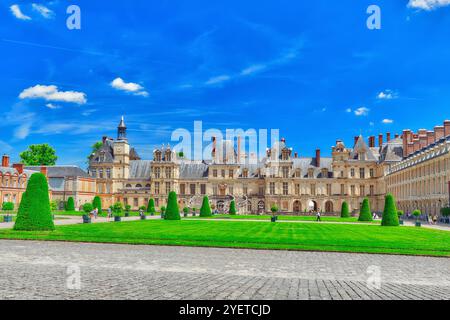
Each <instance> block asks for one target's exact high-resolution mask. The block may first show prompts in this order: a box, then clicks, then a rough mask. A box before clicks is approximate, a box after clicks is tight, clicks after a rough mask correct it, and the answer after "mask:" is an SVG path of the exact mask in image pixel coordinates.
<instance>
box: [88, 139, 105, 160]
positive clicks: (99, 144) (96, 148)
mask: <svg viewBox="0 0 450 320" xmlns="http://www.w3.org/2000/svg"><path fill="white" fill-rule="evenodd" d="M102 146H103V142H101V141H97V142H96V143H94V144H93V145H92V147H91V148H92V151H91V154H90V155H89V157H88V159H90V158H91V156H92V155H93V154H94V153H96V152H97V151H98V150H100V148H101V147H102Z"/></svg>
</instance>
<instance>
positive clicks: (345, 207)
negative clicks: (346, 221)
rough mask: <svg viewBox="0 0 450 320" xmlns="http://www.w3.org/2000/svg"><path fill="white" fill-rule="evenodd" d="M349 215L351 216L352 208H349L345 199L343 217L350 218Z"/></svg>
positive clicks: (342, 210)
mask: <svg viewBox="0 0 450 320" xmlns="http://www.w3.org/2000/svg"><path fill="white" fill-rule="evenodd" d="M349 217H350V209H349V208H348V203H347V202H346V201H344V202H342V208H341V218H349Z"/></svg>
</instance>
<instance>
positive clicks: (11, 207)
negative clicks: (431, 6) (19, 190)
mask: <svg viewBox="0 0 450 320" xmlns="http://www.w3.org/2000/svg"><path fill="white" fill-rule="evenodd" d="M2 210H3V211H13V210H14V203H12V202H3V204H2Z"/></svg>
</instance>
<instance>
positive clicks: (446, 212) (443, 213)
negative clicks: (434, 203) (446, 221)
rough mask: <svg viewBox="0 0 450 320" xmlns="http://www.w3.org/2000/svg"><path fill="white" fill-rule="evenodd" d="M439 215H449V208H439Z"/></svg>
mask: <svg viewBox="0 0 450 320" xmlns="http://www.w3.org/2000/svg"><path fill="white" fill-rule="evenodd" d="M441 215H442V216H443V217H448V216H450V208H442V209H441Z"/></svg>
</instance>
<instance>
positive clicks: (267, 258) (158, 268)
mask: <svg viewBox="0 0 450 320" xmlns="http://www.w3.org/2000/svg"><path fill="white" fill-rule="evenodd" d="M74 266H79V268H80V271H81V289H79V290H76V289H75V290H74V289H72V290H71V289H68V287H67V283H68V270H72V271H74V270H76V268H75V269H73V268H74ZM69 267H70V268H69ZM378 271H379V272H380V275H381V287H379V288H377V282H376V279H377V278H376V274H377V272H378ZM449 271H450V259H448V258H431V257H412V256H389V255H366V254H345V253H318V252H294V251H268V250H261V251H258V250H236V249H216V248H189V247H163V246H129V245H109V244H83V243H61V242H36V241H3V240H2V241H0V299H281V300H284V299H294V300H295V299H358V300H360V299H396V300H397V299H414V300H415V299H449V297H450V272H449ZM371 277H375V278H374V279H372V280H374V281H375V282H373V281H370V279H371ZM69 279H70V278H69ZM368 280H369V281H368ZM69 283H72V284H73V283H74V282H70V281H69ZM75 283H76V282H75ZM368 283H369V284H371V285H370V286H368Z"/></svg>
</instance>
